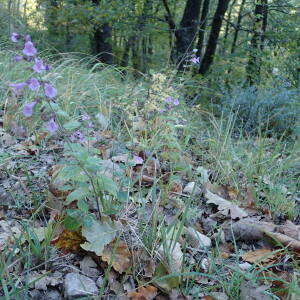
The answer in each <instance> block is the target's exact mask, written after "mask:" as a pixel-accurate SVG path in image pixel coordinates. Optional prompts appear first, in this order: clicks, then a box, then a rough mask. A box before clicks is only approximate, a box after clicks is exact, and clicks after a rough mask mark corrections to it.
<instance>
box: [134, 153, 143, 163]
mask: <svg viewBox="0 0 300 300" xmlns="http://www.w3.org/2000/svg"><path fill="white" fill-rule="evenodd" d="M133 162H134V163H135V164H136V165H142V164H143V163H144V160H143V159H142V158H141V157H139V156H137V155H134V156H133Z"/></svg>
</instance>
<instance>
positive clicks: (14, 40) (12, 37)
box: [10, 32, 20, 43]
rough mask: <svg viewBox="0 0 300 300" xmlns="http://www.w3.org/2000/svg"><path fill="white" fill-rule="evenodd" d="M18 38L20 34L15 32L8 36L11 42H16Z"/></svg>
mask: <svg viewBox="0 0 300 300" xmlns="http://www.w3.org/2000/svg"><path fill="white" fill-rule="evenodd" d="M19 38H20V35H19V34H17V33H16V32H13V33H12V34H11V37H10V39H11V40H12V42H14V43H17V42H18V39H19Z"/></svg>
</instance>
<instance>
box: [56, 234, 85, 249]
mask: <svg viewBox="0 0 300 300" xmlns="http://www.w3.org/2000/svg"><path fill="white" fill-rule="evenodd" d="M84 242H85V239H84V238H83V236H82V235H81V230H79V231H69V230H67V229H65V230H63V232H62V233H61V234H60V235H59V236H58V237H57V238H55V239H54V240H53V241H52V242H51V243H52V244H53V245H55V246H56V247H58V248H60V249H62V250H63V251H64V252H76V253H77V252H82V248H81V247H80V244H83V243H84Z"/></svg>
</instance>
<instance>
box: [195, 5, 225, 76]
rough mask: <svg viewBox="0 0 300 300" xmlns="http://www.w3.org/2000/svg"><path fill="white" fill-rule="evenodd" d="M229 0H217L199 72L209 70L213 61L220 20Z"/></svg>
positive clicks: (203, 72)
mask: <svg viewBox="0 0 300 300" xmlns="http://www.w3.org/2000/svg"><path fill="white" fill-rule="evenodd" d="M229 1H230V0H218V5H217V9H216V12H215V14H214V17H213V21H212V25H211V31H210V35H209V38H208V42H207V47H206V50H205V54H204V57H203V60H202V62H201V65H200V68H199V74H202V75H204V74H205V73H206V72H207V71H208V70H209V68H210V66H211V64H212V63H213V60H214V55H215V52H216V49H217V44H218V39H219V35H220V30H221V27H222V21H223V18H224V15H225V13H226V10H227V8H228V4H229Z"/></svg>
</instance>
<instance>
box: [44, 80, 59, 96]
mask: <svg viewBox="0 0 300 300" xmlns="http://www.w3.org/2000/svg"><path fill="white" fill-rule="evenodd" d="M44 91H45V95H46V96H47V97H48V98H54V97H55V96H56V95H57V90H56V88H55V87H53V86H52V85H51V84H49V83H45V86H44Z"/></svg>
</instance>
